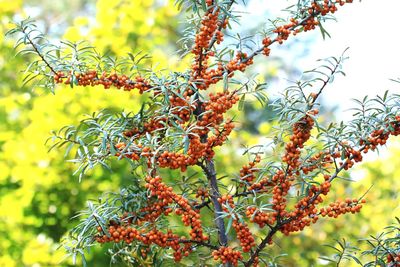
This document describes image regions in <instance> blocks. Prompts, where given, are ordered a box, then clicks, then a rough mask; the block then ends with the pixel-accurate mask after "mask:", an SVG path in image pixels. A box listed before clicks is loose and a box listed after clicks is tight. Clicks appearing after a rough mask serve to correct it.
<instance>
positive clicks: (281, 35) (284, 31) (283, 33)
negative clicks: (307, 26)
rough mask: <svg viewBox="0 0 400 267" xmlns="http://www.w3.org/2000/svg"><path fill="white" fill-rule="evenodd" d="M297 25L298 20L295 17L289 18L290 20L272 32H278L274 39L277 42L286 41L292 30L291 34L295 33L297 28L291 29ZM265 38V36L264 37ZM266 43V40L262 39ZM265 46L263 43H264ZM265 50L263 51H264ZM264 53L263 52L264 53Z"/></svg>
mask: <svg viewBox="0 0 400 267" xmlns="http://www.w3.org/2000/svg"><path fill="white" fill-rule="evenodd" d="M297 25H298V22H297V20H296V19H294V18H291V19H290V22H289V23H288V24H285V25H282V26H279V27H277V28H276V29H275V30H274V31H273V32H274V33H276V34H278V36H277V37H276V41H277V42H278V43H279V44H283V42H284V41H286V40H287V39H288V38H289V35H290V34H291V33H292V32H293V34H294V35H295V34H297V33H298V30H293V29H294V28H295V27H296V26H297ZM266 39H267V38H266ZM264 43H266V44H268V42H267V41H265V42H264V41H263V44H264ZM264 46H265V44H264ZM264 52H265V51H264ZM264 54H265V53H264Z"/></svg>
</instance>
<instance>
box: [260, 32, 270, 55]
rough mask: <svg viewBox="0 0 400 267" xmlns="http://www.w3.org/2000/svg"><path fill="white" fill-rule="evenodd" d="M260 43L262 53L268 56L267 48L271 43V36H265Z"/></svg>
mask: <svg viewBox="0 0 400 267" xmlns="http://www.w3.org/2000/svg"><path fill="white" fill-rule="evenodd" d="M262 44H263V47H264V49H263V54H264V55H265V56H267V57H268V56H269V54H270V53H271V48H269V46H270V45H271V44H272V41H271V38H269V37H266V38H264V39H263V40H262Z"/></svg>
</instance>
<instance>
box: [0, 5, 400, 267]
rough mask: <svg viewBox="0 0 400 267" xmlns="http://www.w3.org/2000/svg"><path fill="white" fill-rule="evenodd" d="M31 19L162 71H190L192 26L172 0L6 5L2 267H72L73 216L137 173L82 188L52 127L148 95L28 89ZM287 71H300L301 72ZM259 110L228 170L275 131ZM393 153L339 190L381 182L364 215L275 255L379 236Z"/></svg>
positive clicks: (0, 86)
mask: <svg viewBox="0 0 400 267" xmlns="http://www.w3.org/2000/svg"><path fill="white" fill-rule="evenodd" d="M27 16H31V17H33V18H35V19H37V20H38V24H39V26H40V27H41V28H42V29H43V30H44V31H45V32H46V33H47V34H49V35H50V36H51V37H54V38H63V39H68V40H71V41H76V40H81V39H85V40H88V41H90V42H91V43H92V44H93V45H94V46H96V47H97V49H98V51H99V52H103V53H109V54H110V55H115V56H118V55H125V54H126V53H127V52H139V51H144V52H147V53H149V54H150V55H151V56H152V58H151V59H149V60H147V61H146V62H144V64H146V65H147V66H152V67H153V68H155V69H158V70H162V69H164V68H165V69H174V70H180V69H184V68H185V67H187V66H188V65H189V64H190V58H188V57H186V58H185V59H183V60H181V59H180V58H179V56H178V55H177V54H176V53H175V52H174V51H176V50H177V49H178V47H177V45H176V42H177V40H178V39H179V38H180V37H182V34H183V33H182V32H183V28H184V25H182V24H181V23H180V21H182V18H183V17H182V16H181V15H179V14H178V11H177V9H176V8H175V7H174V5H173V1H156V0H134V1H126V0H99V1H91V0H86V1H85V0H76V1H51V0H29V1H21V0H13V1H9V0H0V21H1V26H0V41H1V42H0V266H6V267H8V266H10V267H11V266H34V267H38V266H69V265H71V262H70V260H68V259H67V260H64V261H62V262H61V260H62V259H63V257H64V251H63V250H62V248H61V249H57V248H58V244H59V241H60V239H61V238H62V237H63V235H65V234H66V233H67V231H68V229H70V228H71V227H73V226H74V225H75V224H76V223H77V222H76V221H74V220H71V219H70V218H71V217H72V216H74V215H75V214H76V213H77V212H78V211H79V210H81V209H83V208H84V207H85V205H86V201H87V200H88V199H95V198H96V197H98V196H99V195H100V194H101V193H103V192H105V191H118V189H119V188H120V187H122V186H124V185H126V184H128V183H129V182H130V177H129V176H130V169H129V166H128V164H127V163H126V162H123V161H120V162H117V161H116V162H114V163H113V165H112V166H113V169H114V172H113V173H109V172H107V171H104V170H102V169H95V170H94V171H92V172H91V173H90V176H89V177H86V178H85V179H83V180H82V182H81V183H79V182H78V177H77V176H73V175H72V173H73V171H74V166H73V164H72V163H68V162H66V161H65V158H64V152H63V151H62V150H53V151H51V152H48V148H49V146H48V145H45V142H46V139H47V138H48V137H49V136H51V134H50V132H51V131H52V130H57V129H60V128H61V127H63V126H65V125H71V124H74V125H77V124H78V122H79V121H80V120H82V119H84V118H85V116H84V114H90V113H92V112H94V111H98V110H100V109H103V108H110V109H112V110H115V111H121V110H127V111H132V110H133V111H134V110H137V108H138V107H139V101H140V96H139V95H137V94H136V93H134V92H129V93H127V92H121V91H118V90H103V89H101V88H74V89H71V88H69V87H62V86H58V87H57V89H56V93H55V95H52V94H50V93H48V92H45V91H43V90H42V89H40V88H32V87H30V86H29V85H26V86H22V85H23V83H22V78H23V73H22V72H23V70H24V67H25V66H26V64H27V62H26V61H27V59H26V58H21V57H15V56H14V54H15V51H14V50H13V44H14V40H12V39H11V38H5V37H4V33H5V32H6V31H7V30H8V29H9V28H10V27H12V26H11V24H10V21H12V20H18V19H21V18H25V17H27ZM260 24H261V21H260ZM300 38H301V37H300ZM292 45H294V44H292ZM295 45H296V46H298V45H299V44H298V43H296V44H295ZM288 49H290V45H289V46H288ZM297 51H298V50H297ZM303 56H307V55H306V54H304V55H303ZM326 56H331V55H326ZM285 64H288V63H287V62H286V63H285V59H277V58H272V59H271V60H270V61H269V62H268V63H258V67H257V68H253V71H260V70H262V71H264V72H265V73H263V74H262V78H264V79H267V78H271V79H272V78H273V77H275V75H276V74H277V73H279V74H282V72H281V71H280V68H281V67H282V68H283V67H284V66H285ZM288 65H289V64H288ZM285 71H286V72H290V73H292V72H293V71H294V69H289V70H287V69H286V70H285ZM256 107H257V104H255V103H248V104H247V105H246V108H245V111H244V112H243V113H241V114H238V117H237V121H239V122H240V121H241V118H244V116H246V123H243V124H241V125H240V126H239V127H238V131H236V132H234V133H233V136H232V139H233V140H235V138H236V141H234V142H231V144H230V146H229V147H225V148H223V149H220V150H219V151H218V156H217V164H218V165H217V166H218V170H219V171H220V172H221V173H235V172H237V170H236V169H234V168H233V167H232V166H238V165H237V164H239V163H241V162H244V161H245V160H246V158H243V159H241V158H237V155H238V153H237V151H238V149H239V147H240V144H241V143H245V144H247V145H254V144H257V143H259V142H262V141H263V136H264V135H265V134H267V133H268V132H269V131H270V129H271V125H270V124H269V123H267V122H266V120H267V119H269V118H268V116H267V114H268V113H267V111H268V110H267V109H264V110H261V111H256V110H255V108H256ZM327 116H328V115H325V117H327ZM329 116H330V118H331V117H332V114H329ZM322 119H324V115H323V116H322ZM242 121H244V120H242ZM249 122H250V123H249ZM242 131H243V132H242ZM239 132H240V133H239ZM388 146H389V147H390V150H389V151H386V152H385V153H384V154H385V157H381V158H379V159H377V160H374V161H372V162H369V163H367V164H363V165H362V166H359V167H358V168H357V170H356V171H355V172H353V174H354V176H355V178H356V179H357V180H358V181H357V182H342V183H336V184H335V185H334V187H333V189H334V190H333V192H334V193H333V196H332V197H333V198H335V197H341V198H344V197H347V196H350V197H359V196H361V195H362V194H363V193H364V192H366V191H367V190H368V188H369V187H370V186H371V185H374V186H373V188H372V189H371V191H370V192H369V193H368V195H367V200H368V203H367V204H366V205H365V207H364V208H363V209H362V212H361V213H360V214H357V215H345V216H342V217H340V218H338V219H336V220H334V221H333V220H332V221H328V220H320V221H319V222H318V223H317V224H316V225H314V226H312V227H310V228H307V229H306V230H305V231H304V232H302V233H299V234H294V235H292V236H290V237H282V236H280V235H278V236H277V238H276V239H275V242H276V244H277V245H276V246H274V248H272V251H273V253H275V254H276V255H278V254H282V253H287V254H288V255H287V256H286V257H283V258H282V259H281V263H282V265H283V266H328V265H326V264H327V263H326V262H324V261H321V260H319V259H318V257H319V256H322V255H329V254H330V253H331V252H332V251H330V250H329V249H328V248H327V247H326V246H323V244H333V243H334V241H333V240H334V239H335V238H336V239H337V238H340V237H344V238H346V239H347V240H352V241H354V242H356V240H357V238H359V237H366V236H368V235H369V234H373V235H375V234H376V233H377V232H379V231H381V230H382V228H383V227H384V226H385V225H388V224H389V223H390V222H392V221H393V218H394V216H396V215H399V214H400V208H399V202H400V199H399V195H398V193H397V191H398V190H399V188H400V179H399V178H398V177H399V175H400V168H396V166H400V157H399V155H400V144H399V142H394V141H392V142H390V143H389V145H388ZM387 162H390V164H388V163H387ZM350 177H352V174H350ZM105 251H106V246H105V247H103V248H102V247H100V246H99V247H97V248H96V249H94V250H93V251H91V253H90V255H89V260H90V261H89V266H109V260H108V258H107V256H106V255H105ZM347 266H351V265H350V264H349V265H347Z"/></svg>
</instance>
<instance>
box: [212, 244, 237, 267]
mask: <svg viewBox="0 0 400 267" xmlns="http://www.w3.org/2000/svg"><path fill="white" fill-rule="evenodd" d="M212 255H213V257H214V260H216V261H217V260H220V261H221V262H222V263H223V264H226V263H231V264H233V266H238V261H239V260H241V259H243V256H242V253H241V252H240V251H236V250H234V249H233V248H231V247H224V246H222V247H220V248H219V249H218V250H214V251H213V252H212Z"/></svg>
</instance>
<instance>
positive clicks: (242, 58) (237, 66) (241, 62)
mask: <svg viewBox="0 0 400 267" xmlns="http://www.w3.org/2000/svg"><path fill="white" fill-rule="evenodd" d="M252 64H253V58H252V57H248V56H247V53H244V52H238V53H237V54H236V57H235V58H234V59H232V60H231V61H229V62H228V63H227V64H226V66H225V67H226V69H227V70H228V72H229V73H233V72H234V71H237V70H239V71H244V70H245V69H246V68H247V67H248V66H250V65H252ZM231 75H233V74H231Z"/></svg>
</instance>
